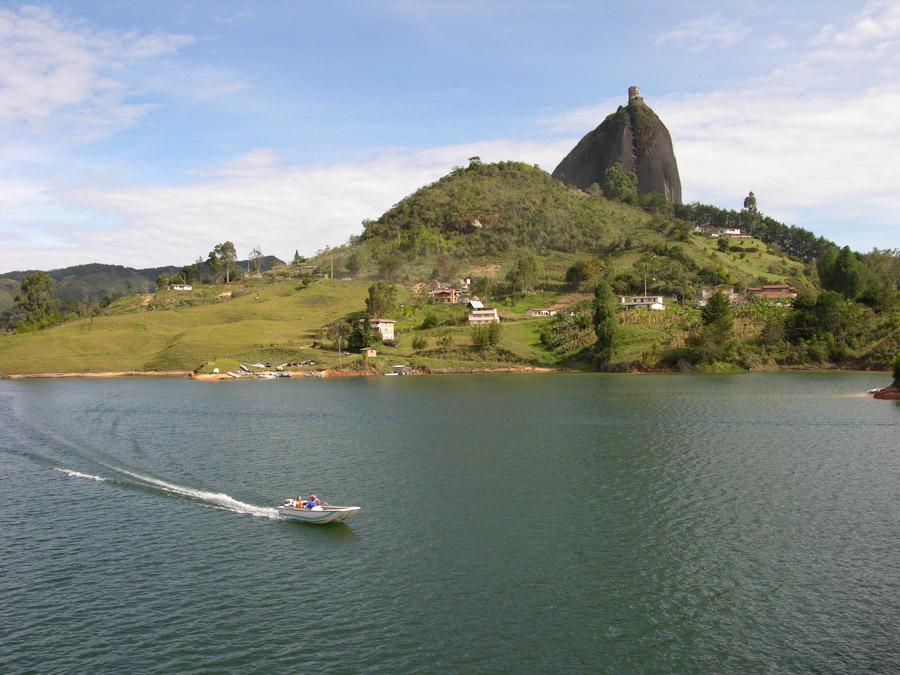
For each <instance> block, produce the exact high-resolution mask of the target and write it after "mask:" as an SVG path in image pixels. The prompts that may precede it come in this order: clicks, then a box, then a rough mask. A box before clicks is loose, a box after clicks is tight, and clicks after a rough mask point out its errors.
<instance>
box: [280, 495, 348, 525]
mask: <svg viewBox="0 0 900 675" xmlns="http://www.w3.org/2000/svg"><path fill="white" fill-rule="evenodd" d="M276 510H277V511H278V515H279V516H281V517H282V518H288V519H290V520H299V521H302V522H304V523H313V524H315V525H324V524H325V523H341V522H343V521H345V520H347V519H348V518H352V517H353V516H355V515H356V514H357V513H359V512H360V511H361V510H362V508H361V507H359V506H332V505H331V504H321V505H319V506H315V507H313V508H311V509H308V508H306V506H301V505H300V504H298V503H297V502H296V501H294V500H291V499H285V500H284V503H283V504H282V505H281V506H279V507H278V508H277V509H276Z"/></svg>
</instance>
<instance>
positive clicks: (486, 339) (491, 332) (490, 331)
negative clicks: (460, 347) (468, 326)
mask: <svg viewBox="0 0 900 675" xmlns="http://www.w3.org/2000/svg"><path fill="white" fill-rule="evenodd" d="M501 330H502V329H501V328H500V324H499V323H490V324H488V325H486V326H475V327H473V328H472V345H473V346H474V347H475V349H477V350H478V351H480V352H483V351H487V350H488V349H493V348H494V347H497V346H498V345H499V344H500V331H501Z"/></svg>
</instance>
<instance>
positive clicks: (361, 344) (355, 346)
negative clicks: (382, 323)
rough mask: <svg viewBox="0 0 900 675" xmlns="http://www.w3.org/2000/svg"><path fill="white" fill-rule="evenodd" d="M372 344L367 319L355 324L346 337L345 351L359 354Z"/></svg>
mask: <svg viewBox="0 0 900 675" xmlns="http://www.w3.org/2000/svg"><path fill="white" fill-rule="evenodd" d="M370 344H372V332H371V331H370V330H369V319H368V318H366V319H364V320H363V321H362V322H357V323H356V324H355V325H354V326H353V330H352V331H350V335H348V336H347V349H349V350H350V351H351V352H360V351H362V350H363V349H365V348H366V347H368V346H369V345H370Z"/></svg>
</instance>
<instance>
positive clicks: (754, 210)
mask: <svg viewBox="0 0 900 675" xmlns="http://www.w3.org/2000/svg"><path fill="white" fill-rule="evenodd" d="M744 209H745V210H746V211H747V213H750V214H752V215H757V214H758V213H759V209H758V207H757V205H756V195H755V194H753V190H750V194H749V195H747V196H746V197H745V198H744Z"/></svg>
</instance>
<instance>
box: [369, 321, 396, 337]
mask: <svg viewBox="0 0 900 675" xmlns="http://www.w3.org/2000/svg"><path fill="white" fill-rule="evenodd" d="M369 330H371V331H372V332H373V333H374V332H376V331H377V332H378V333H379V334H381V339H382V340H393V339H394V321H392V320H391V319H369Z"/></svg>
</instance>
